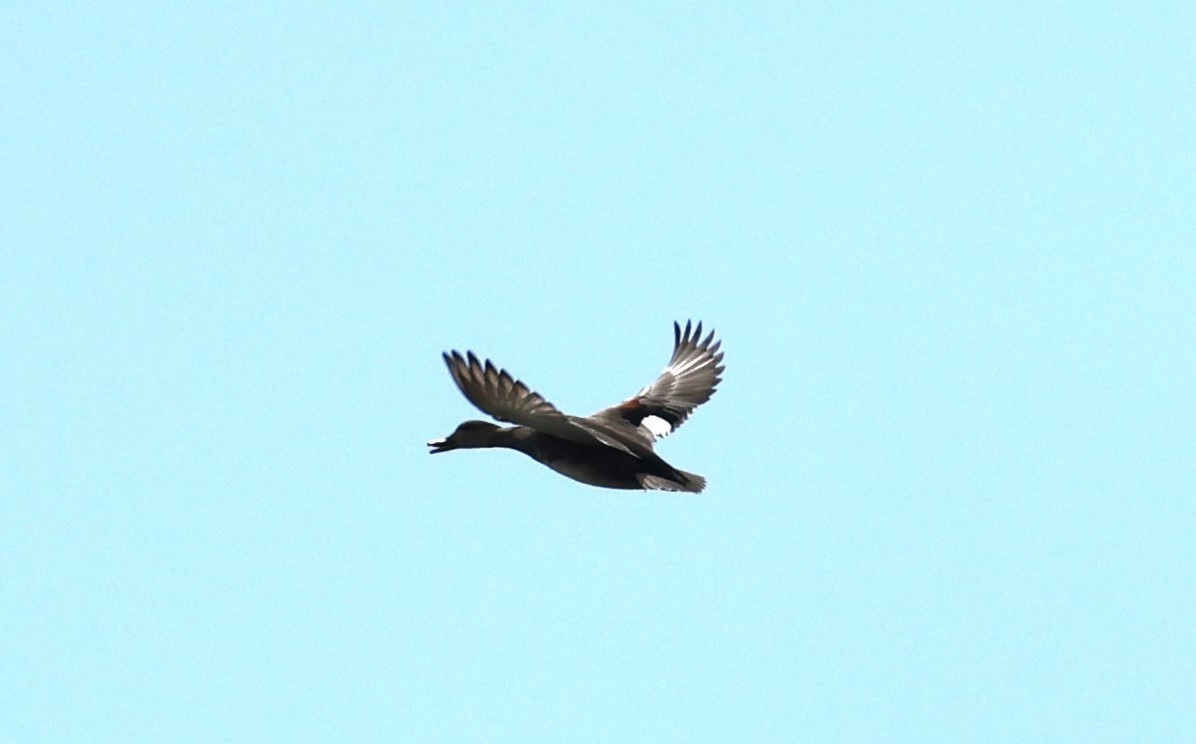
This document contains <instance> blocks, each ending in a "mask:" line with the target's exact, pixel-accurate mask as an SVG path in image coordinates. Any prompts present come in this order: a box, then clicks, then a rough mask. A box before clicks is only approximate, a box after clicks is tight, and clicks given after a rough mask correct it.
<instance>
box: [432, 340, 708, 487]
mask: <svg viewBox="0 0 1196 744" xmlns="http://www.w3.org/2000/svg"><path fill="white" fill-rule="evenodd" d="M721 344H722V342H721V341H717V342H716V341H715V340H714V331H710V333H709V334H707V336H706V337H705V338H702V324H701V323H698V324H697V326H696V327H694V326H693V325H692V324H691V323H689V322H687V323H686V324H685V328H684V329H682V328H681V326H680V325H679V324H677V323H674V324H673V356H672V359H670V360H669V364H668V366H667V367H666V368H665V370H664V372H662V373H661V374H660V376H659V377H658V378H656V380H655V381H653V382H652V384H650V385H648V386H647V387H645V388H644V389H643V390H641V391H640V392H638V393H636V394H635V395H634V396H632V397H631V398H628V399H627V400H625V401H623V402H622V403H619V404H617V405H614V406H611V407H610V408H605V409H603V410H601V411H598V412H597V413H595V414H594V415H592V416H587V417H579V416H569V415H567V414H564V413H561V412H560V411H559V410H557V408H556V407H555V406H553V405H552V404H551V403H549V402H548V401H547V400H545V399H544V397H543V396H541V395H540V394H539V393H536V392H535V391H533V390H531V389H530V388H529V387H528V386H527V385H525V384H523V383H522V382H520V381H519V380H516V379H515V378H514V377H512V376H511V375H510V374H509V373H508V372H506V371H505V370H502V369H499V368H498V367H496V366H494V364H492V363H491V362H490V360H489V359H487V360H486V361H485V362H482V361H480V360H479V359H478V358H477V356H475V355H474V353H473V352H466V353H465V354H464V355H462V354H461V353H460V352H457V351H453V352H446V353H445V354H444V362H445V364H446V365H447V366H448V369H449V373H450V374H451V375H452V377H453V381H454V382H456V383H457V387H458V388H460V390H461V393H462V394H463V395H465V397H466V398H467V399H468V400H469V402H470V403H473V404H474V405H475V406H477V407H478V409H480V410H481V411H482V412H483V413H486V414H489V415H490V416H493V417H494V418H495V419H497V420H499V421H503V422H505V423H509V424H514V426H511V427H499V426H495V425H494V424H490V423H487V422H485V421H466V422H465V423H463V424H461V425H460V426H459V427H457V430H456V431H454V432H453V433H452V434H450V435H449V436H448V437H446V438H444V439H438V440H434V441H431V442H428V446H429V447H431V448H432V449H431V452H432V453H433V454H435V453H438V452H447V451H448V450H453V449H466V448H483V447H506V448H509V449H515V450H519V451H520V452H523V453H524V454H526V455H529V456H530V457H532V458H533V459H535V460H537V461H539V462H541V463H543V464H545V465H547V466H548V467H550V468H552V469H553V470H555V471H557V472H558V473H561V474H563V475H566V476H568V477H570V478H573V479H574V480H577V481H580V482H582V483H588V484H590V485H594V486H602V487H604V488H630V489H651V490H665V491H690V492H694V493H697V492H699V491H701V490H702V489H703V488H705V486H706V479H705V478H703V477H702V476H700V475H695V474H693V473H687V472H685V471H683V470H678V469H676V468H674V467H672V466H671V465H669V464H668V463H667V462H665V461H664V460H663V459H661V458H660V457H659V456H658V455H657V454H656V453H655V452H654V451H653V449H652V446H653V444H654V443H655V442H656V440H657V439H660V438H662V437H664V436H667V435H668V434H670V433H672V432H673V431H675V430H676V429H677V428H678V427H679V426H681V424H683V423H685V420H686V419H687V418H689V416H690V414H691V413H693V411H694V409H695V408H697V407H698V406H699V405H701V404H702V403H705V402H706V401H708V400H710V396H712V395H713V394H714V391H715V388H716V387H717V386H718V383H719V381H720V380H721V377H720V375H721V374H722V372H723V369H724V368H723V365H722V359H723V354H722V352H721V351H719V347H720V346H721Z"/></svg>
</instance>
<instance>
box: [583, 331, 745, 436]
mask: <svg viewBox="0 0 1196 744" xmlns="http://www.w3.org/2000/svg"><path fill="white" fill-rule="evenodd" d="M721 345H722V342H721V341H715V340H714V331H713V330H712V331H710V333H709V334H708V335H707V336H706V338H702V324H701V323H698V325H697V327H694V326H693V325H692V324H691V323H690V322H688V321H687V322H686V323H685V329H684V330H682V328H681V326H680V325H679V324H677V323H673V358H672V359H670V360H669V366H668V367H665V370H664V372H661V373H660V377H657V378H656V380H655V381H654V382H653V383H652V384H651V385H649V386H647V387H646V388H644V389H643V390H641V391H639V392H638V393H637V394H636V395H635V396H633V397H631V398H628V399H627V400H625V401H623V402H622V403H620V404H618V405H617V406H611V407H610V408H606V409H603V410H601V411H599V412H598V413H596V414H594V418H597V419H601V420H605V421H611V422H620V423H622V424H624V425H625V426H631V427H634V430H635V432H636V434H637V435H638V436H639V437H640V438H641V439H643V440H646V441H647V442H649V443H651V442H653V441H655V440H657V439H660V438H662V437H666V436H668V435H669V434H671V433H672V432H674V431H676V429H677V427H679V426H681V424H683V423H684V422H685V420H686V419H687V418H689V415H690V414H691V413H693V411H694V409H695V408H697V407H698V406H700V405H702V404H703V403H705V402H706V401H708V400H710V396H712V395H714V390H715V388H716V387H717V386H718V383H719V381H720V380H721V379H722V378H721V377H720V376H719V375H721V374H722V373H723V369H724V367H723V365H722V361H723V354H722V352H721V351H719V346H721Z"/></svg>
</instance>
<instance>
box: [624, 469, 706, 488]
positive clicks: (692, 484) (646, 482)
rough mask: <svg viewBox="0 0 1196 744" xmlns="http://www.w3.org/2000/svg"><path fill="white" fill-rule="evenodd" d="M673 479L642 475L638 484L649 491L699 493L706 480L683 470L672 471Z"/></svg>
mask: <svg viewBox="0 0 1196 744" xmlns="http://www.w3.org/2000/svg"><path fill="white" fill-rule="evenodd" d="M673 472H674V473H675V474H676V477H675V478H665V477H663V476H659V475H644V476H641V477H640V484H641V485H643V487H644V488H646V489H648V490H649V491H682V492H685V493H701V492H702V489H704V488H705V487H706V479H705V478H703V477H702V476H700V475H697V474H695V473H687V472H685V471H684V470H674V471H673Z"/></svg>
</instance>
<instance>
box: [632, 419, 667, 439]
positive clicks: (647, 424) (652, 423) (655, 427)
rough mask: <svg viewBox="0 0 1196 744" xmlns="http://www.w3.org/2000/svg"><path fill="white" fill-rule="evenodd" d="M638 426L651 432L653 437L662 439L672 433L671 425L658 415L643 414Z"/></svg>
mask: <svg viewBox="0 0 1196 744" xmlns="http://www.w3.org/2000/svg"><path fill="white" fill-rule="evenodd" d="M640 426H642V427H644V428H645V429H647V430H648V431H649V432H651V433H652V437H653V438H655V439H662V438H664V437H667V436H668V435H670V434H672V433H673V426H672V424H670V423H669V422H668V421H665V420H664V419H662V418H661V417H660V416H644V418H643V420H642V421H640Z"/></svg>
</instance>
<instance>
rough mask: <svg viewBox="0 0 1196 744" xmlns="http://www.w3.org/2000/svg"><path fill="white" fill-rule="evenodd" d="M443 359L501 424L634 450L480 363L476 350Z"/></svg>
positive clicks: (471, 398) (465, 392)
mask: <svg viewBox="0 0 1196 744" xmlns="http://www.w3.org/2000/svg"><path fill="white" fill-rule="evenodd" d="M443 356H444V363H445V365H446V366H447V367H448V370H449V374H451V375H452V376H453V381H454V382H456V383H457V387H458V388H460V390H461V394H462V395H464V396H465V397H466V399H468V400H469V402H470V403H473V404H474V405H475V406H477V407H478V409H479V410H481V411H482V412H483V413H485V414H487V415H489V416H493V417H494V418H496V419H498V420H499V421H505V422H507V423H509V424H516V425H518V426H526V427H528V428H530V429H535V430H536V431H539V432H543V433H545V434H551V435H552V436H554V437H559V438H561V439H568V440H569V441H572V442H578V443H580V444H591V445H608V446H612V447H616V448H618V449H621V450H624V451H630V450H629V449H628V448H627V447H626V446H624V445H623V444H621V443H620V442H618V441H617V440H614V439H612V438H611V437H610V436H604V435H603V432H601V431H591V430H590V429H589V428H586V427H583V426H580V425H579V424H578V423H576V422H577V419H574V418H573V417H571V416H566V415H565V414H563V413H561V412H560V411H559V410H557V408H556V406H554V405H552V404H551V403H549V402H548V401H547V400H545V399H544V396H542V395H540V394H539V393H537V392H535V391H534V390H532V389H531V388H529V387H528V386H527V385H525V384H523V383H522V382H520V381H519V380H516V379H515V378H514V377H512V376H511V375H510V373H508V372H507V371H506V370H503V369H499V368H498V367H495V366H494V364H493V363H491V361H490V360H489V359H487V360H486V361H485V363H483V362H480V361H478V358H477V357H476V356H475V355H474V353H473V352H472V351H469V352H466V354H465V355H464V356H462V355H461V353H460V352H458V351H453V352H451V353H450V352H445V354H444V355H443Z"/></svg>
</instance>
